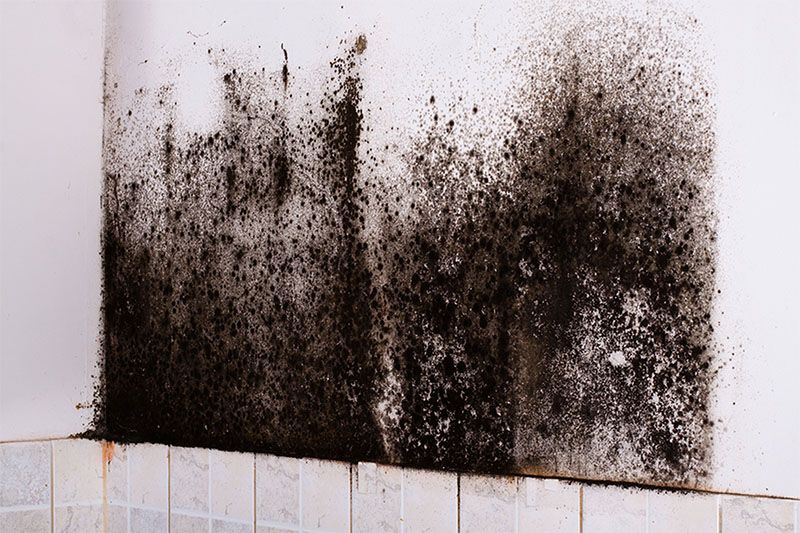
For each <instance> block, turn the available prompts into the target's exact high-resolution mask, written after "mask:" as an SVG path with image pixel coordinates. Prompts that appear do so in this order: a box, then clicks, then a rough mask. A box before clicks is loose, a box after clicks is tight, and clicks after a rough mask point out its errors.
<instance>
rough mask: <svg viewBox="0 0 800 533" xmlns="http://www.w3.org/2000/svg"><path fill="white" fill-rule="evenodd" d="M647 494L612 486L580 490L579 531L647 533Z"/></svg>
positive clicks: (596, 486)
mask: <svg viewBox="0 0 800 533" xmlns="http://www.w3.org/2000/svg"><path fill="white" fill-rule="evenodd" d="M646 517H647V492H645V491H643V490H639V489H624V488H620V487H613V486H603V485H587V486H585V487H584V488H583V531H585V532H587V533H606V532H608V533H619V532H620V531H625V532H629V533H636V532H640V531H641V532H644V531H646V530H647V518H646Z"/></svg>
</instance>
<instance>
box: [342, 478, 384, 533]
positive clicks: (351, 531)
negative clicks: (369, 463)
mask: <svg viewBox="0 0 800 533" xmlns="http://www.w3.org/2000/svg"><path fill="white" fill-rule="evenodd" d="M356 468H358V467H357V466H356ZM376 477H377V476H376ZM356 479H358V475H356ZM347 490H348V491H349V492H350V533H353V463H350V484H349V486H348V487H347Z"/></svg>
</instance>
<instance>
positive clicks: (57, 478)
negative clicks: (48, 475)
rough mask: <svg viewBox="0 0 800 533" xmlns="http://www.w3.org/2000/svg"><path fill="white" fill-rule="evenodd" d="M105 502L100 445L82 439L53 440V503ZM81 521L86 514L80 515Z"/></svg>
mask: <svg viewBox="0 0 800 533" xmlns="http://www.w3.org/2000/svg"><path fill="white" fill-rule="evenodd" d="M102 499H103V459H102V449H101V444H100V442H97V441H92V440H83V439H69V440H57V441H53V502H54V504H55V505H56V506H59V505H64V504H72V503H85V504H88V503H98V504H99V503H100V502H102ZM78 514H79V515H80V516H79V517H77V518H76V519H82V517H83V516H84V514H85V513H78Z"/></svg>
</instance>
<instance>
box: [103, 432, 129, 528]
mask: <svg viewBox="0 0 800 533" xmlns="http://www.w3.org/2000/svg"><path fill="white" fill-rule="evenodd" d="M105 460H106V498H108V503H109V504H111V505H118V504H119V505H127V503H128V447H127V446H126V445H124V444H114V445H111V444H108V445H106V453H105ZM125 523H126V526H125V527H126V528H127V519H126V522H125Z"/></svg>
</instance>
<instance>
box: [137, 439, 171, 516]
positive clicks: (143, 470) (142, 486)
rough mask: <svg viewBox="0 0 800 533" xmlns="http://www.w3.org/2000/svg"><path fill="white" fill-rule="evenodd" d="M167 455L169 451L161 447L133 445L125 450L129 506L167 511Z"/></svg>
mask: <svg viewBox="0 0 800 533" xmlns="http://www.w3.org/2000/svg"><path fill="white" fill-rule="evenodd" d="M168 451H169V448H168V447H167V446H164V445H161V444H133V445H131V446H129V447H128V461H129V466H128V473H129V475H130V478H129V490H130V493H129V496H128V497H129V499H128V502H129V504H130V505H132V506H142V507H148V508H152V509H160V510H164V511H166V510H167V506H168V502H169V496H168V491H169V475H168V462H167V454H168Z"/></svg>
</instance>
